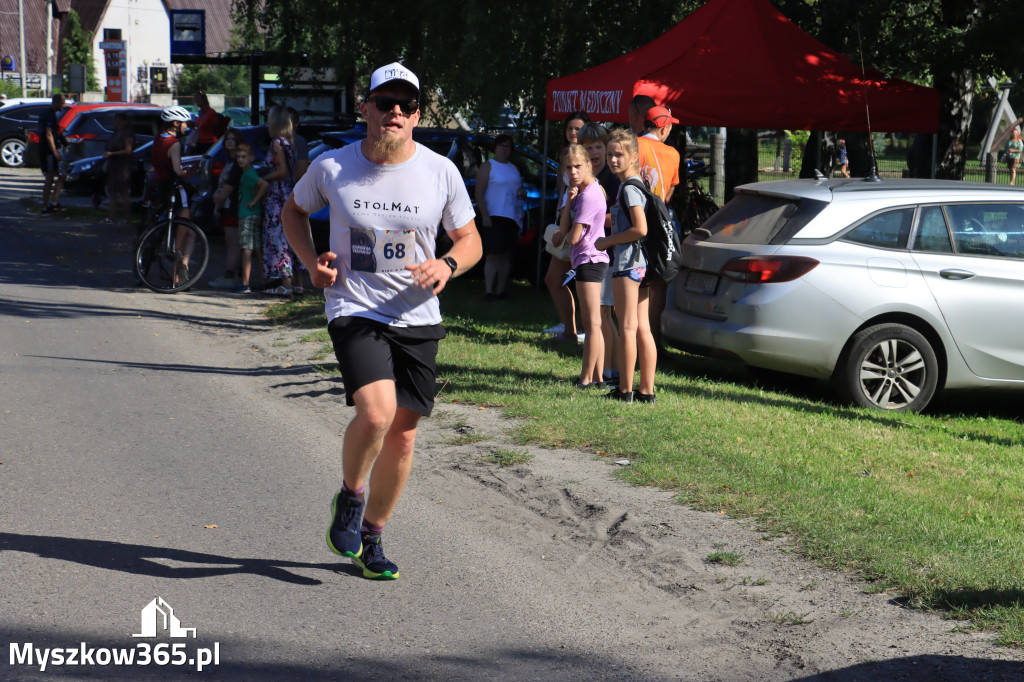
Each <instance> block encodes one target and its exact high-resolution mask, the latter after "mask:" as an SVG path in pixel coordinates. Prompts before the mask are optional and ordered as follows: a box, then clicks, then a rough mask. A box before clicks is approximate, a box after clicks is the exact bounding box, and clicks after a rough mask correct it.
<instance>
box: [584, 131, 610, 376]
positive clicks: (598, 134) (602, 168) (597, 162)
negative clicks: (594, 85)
mask: <svg viewBox="0 0 1024 682" xmlns="http://www.w3.org/2000/svg"><path fill="white" fill-rule="evenodd" d="M576 139H577V140H579V143H580V144H582V145H583V148H584V149H586V150H587V154H588V155H589V156H590V167H591V169H592V170H593V171H594V177H595V178H597V181H598V182H599V183H600V184H601V189H603V190H604V196H605V199H606V200H607V204H606V205H607V210H606V211H605V222H604V230H605V235H607V234H608V231H609V230H610V228H611V224H612V223H611V207H612V205H614V203H615V197H616V196H618V193H619V179H618V178H617V177H615V173H612V171H611V169H610V168H609V167H608V164H607V163H606V159H607V155H608V130H607V129H606V128H605V127H604V126H603V125H601V124H600V123H594V122H593V121H591V122H590V123H588V124H586V125H585V126H583V127H582V128H581V129H580V132H579V133H578V134H577V136H576ZM614 306H615V299H614V297H613V296H612V270H611V268H608V270H607V271H606V272H605V275H604V281H603V282H602V283H601V333H602V335H603V336H604V376H603V379H604V381H605V382H606V383H609V384H611V385H613V386H614V385H617V384H618V381H619V366H618V364H617V361H616V359H615V358H616V355H617V351H616V348H617V347H618V345H619V331H618V329H617V328H616V327H615V320H614V319H613V318H612V312H613V308H614Z"/></svg>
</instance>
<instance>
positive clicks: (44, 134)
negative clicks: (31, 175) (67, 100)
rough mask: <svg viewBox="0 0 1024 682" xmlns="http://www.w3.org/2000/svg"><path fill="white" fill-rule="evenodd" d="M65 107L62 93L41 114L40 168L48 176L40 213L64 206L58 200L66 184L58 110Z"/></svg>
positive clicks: (54, 97) (57, 209) (55, 96)
mask: <svg viewBox="0 0 1024 682" xmlns="http://www.w3.org/2000/svg"><path fill="white" fill-rule="evenodd" d="M63 108H64V95H61V94H60V93H58V94H56V95H54V96H53V98H52V99H51V100H50V108H49V109H46V110H45V111H44V112H43V113H42V114H40V115H39V168H40V169H41V170H42V171H43V175H44V176H45V177H46V183H45V184H44V185H43V209H42V210H41V211H40V213H50V212H51V211H59V210H61V209H63V208H64V207H63V206H61V205H60V203H59V202H58V201H57V200H58V199H59V198H60V190H61V187H62V186H63V185H64V173H63V171H61V168H60V164H61V161H63V160H64V156H63V155H62V154H61V151H60V147H61V144H60V138H61V135H60V127H59V125H58V123H57V120H58V119H57V112H59V111H60V110H61V109H63ZM51 191H52V192H53V203H52V204H51V203H50V192H51Z"/></svg>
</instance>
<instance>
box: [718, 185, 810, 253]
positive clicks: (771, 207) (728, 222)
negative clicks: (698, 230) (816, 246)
mask: <svg viewBox="0 0 1024 682" xmlns="http://www.w3.org/2000/svg"><path fill="white" fill-rule="evenodd" d="M824 207H825V204H824V203H823V202H820V201H811V200H807V199H797V198H786V197H774V196H766V195H761V194H738V195H737V196H736V197H734V198H733V200H732V201H730V202H729V203H727V204H726V205H725V206H723V207H722V208H721V209H720V210H719V211H717V212H716V213H715V214H714V215H712V216H711V217H710V218H709V219H708V221H707V222H706V223H704V225H702V227H703V228H704V229H705V230H707V231H708V232H710V233H711V236H710V237H708V238H707V239H706V241H709V242H714V243H721V244H780V243H783V242H785V241H786V240H788V239H789V238H790V237H792V236H793V235H794V234H796V232H797V231H798V230H799V229H800V228H801V227H803V226H804V225H806V224H807V222H808V221H809V220H810V219H811V218H813V217H814V216H815V215H817V214H818V213H820V212H821V210H822V209H823V208H824ZM796 218H799V219H796Z"/></svg>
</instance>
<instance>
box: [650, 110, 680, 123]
mask: <svg viewBox="0 0 1024 682" xmlns="http://www.w3.org/2000/svg"><path fill="white" fill-rule="evenodd" d="M644 120H645V122H647V123H651V124H653V125H654V126H655V127H658V128H664V127H665V126H667V125H668V124H670V123H679V119H678V118H673V117H672V110H671V109H669V108H668V107H651V108H650V109H648V110H647V115H646V116H644Z"/></svg>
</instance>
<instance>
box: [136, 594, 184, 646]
mask: <svg viewBox="0 0 1024 682" xmlns="http://www.w3.org/2000/svg"><path fill="white" fill-rule="evenodd" d="M160 630H164V631H166V632H167V634H168V635H169V636H171V637H178V638H181V637H188V635H189V633H190V632H191V633H192V639H195V637H196V629H195V628H183V627H181V621H180V620H178V618H177V616H175V615H174V609H173V608H171V605H170V604H168V603H167V602H166V601H164V598H163V597H157V598H156V599H154V600H153V601H151V602H149V603H148V604H146V606H145V608H143V609H142V632H140V633H138V634H134V635H132V637H156V636H157V632H158V631H160Z"/></svg>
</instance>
